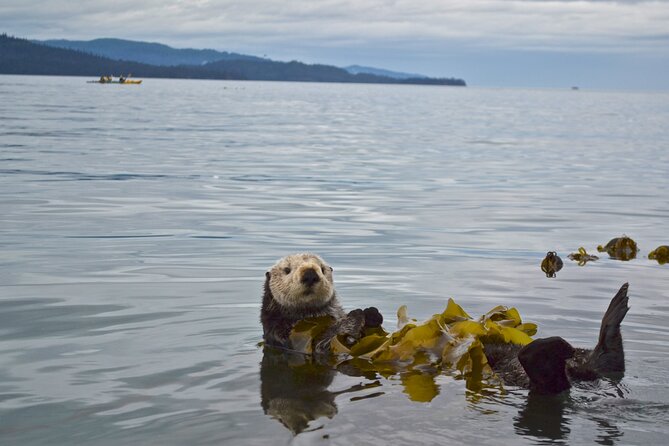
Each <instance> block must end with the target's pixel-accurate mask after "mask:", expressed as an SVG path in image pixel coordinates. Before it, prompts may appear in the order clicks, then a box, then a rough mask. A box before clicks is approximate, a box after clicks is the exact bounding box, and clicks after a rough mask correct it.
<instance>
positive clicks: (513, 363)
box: [485, 283, 629, 394]
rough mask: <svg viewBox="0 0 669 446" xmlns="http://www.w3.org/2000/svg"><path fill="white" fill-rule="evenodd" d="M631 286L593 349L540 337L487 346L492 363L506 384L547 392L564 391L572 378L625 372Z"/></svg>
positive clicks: (590, 378) (621, 294) (623, 290)
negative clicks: (521, 343) (625, 330)
mask: <svg viewBox="0 0 669 446" xmlns="http://www.w3.org/2000/svg"><path fill="white" fill-rule="evenodd" d="M628 288H629V285H628V284H627V283H626V284H624V285H623V286H622V287H621V288H620V290H619V291H618V293H616V295H615V296H614V297H613V299H611V303H610V304H609V307H608V309H607V310H606V313H605V314H604V317H603V318H602V325H601V327H600V330H599V340H598V342H597V345H596V346H595V348H594V349H593V350H587V349H581V348H574V347H572V346H571V345H570V344H569V343H568V342H567V341H565V340H564V339H562V338H560V337H557V336H556V337H551V338H544V339H536V340H534V341H533V342H531V343H530V344H528V345H526V346H524V347H521V346H518V345H513V344H491V345H486V346H485V353H486V356H487V358H488V363H489V364H490V366H491V367H492V369H493V370H494V371H495V372H496V373H497V374H498V375H499V376H500V377H501V378H502V380H503V381H504V383H505V384H507V385H512V386H519V387H525V388H529V389H530V391H534V392H535V393H543V394H555V393H560V392H563V391H565V390H567V389H569V388H570V387H571V382H572V381H593V380H596V379H599V378H602V377H605V376H613V375H622V373H624V372H625V353H624V351H623V339H622V335H621V334H620V324H621V322H622V321H623V319H624V318H625V315H626V314H627V311H628V310H629V306H628V296H627V292H628Z"/></svg>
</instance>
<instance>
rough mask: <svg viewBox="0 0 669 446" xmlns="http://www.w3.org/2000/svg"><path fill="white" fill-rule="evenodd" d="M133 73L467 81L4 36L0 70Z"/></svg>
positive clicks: (391, 81)
mask: <svg viewBox="0 0 669 446" xmlns="http://www.w3.org/2000/svg"><path fill="white" fill-rule="evenodd" d="M126 73H132V75H133V76H134V77H148V78H150V77H157V78H181V79H238V80H273V81H302V82H347V83H379V84H429V85H460V86H464V85H466V84H465V82H464V81H463V80H462V79H434V78H420V79H393V78H390V77H385V76H377V75H371V74H351V73H348V72H347V71H346V70H344V69H342V68H337V67H333V66H329V65H308V64H305V63H302V62H295V61H294V62H275V61H270V60H221V61H218V62H213V63H208V64H205V65H199V66H198V65H178V66H157V65H149V64H145V63H139V62H131V61H122V60H112V59H109V58H105V57H101V56H96V55H93V54H88V53H84V52H80V51H75V50H69V49H63V48H55V47H50V46H47V45H41V44H37V43H33V42H30V41H28V40H25V39H19V38H15V37H10V36H8V35H6V34H3V35H0V74H42V75H61V76H95V77H98V76H101V75H109V74H112V75H120V74H126Z"/></svg>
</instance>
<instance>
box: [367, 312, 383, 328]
mask: <svg viewBox="0 0 669 446" xmlns="http://www.w3.org/2000/svg"><path fill="white" fill-rule="evenodd" d="M363 313H364V314H365V327H366V328H377V327H380V326H381V324H383V316H382V315H381V313H379V310H378V309H377V308H376V307H369V308H365V309H364V311H363Z"/></svg>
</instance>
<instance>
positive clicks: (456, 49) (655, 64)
mask: <svg viewBox="0 0 669 446" xmlns="http://www.w3.org/2000/svg"><path fill="white" fill-rule="evenodd" d="M0 32H7V33H9V34H13V35H17V36H21V37H28V38H35V39H46V38H68V39H92V38H96V37H120V38H128V39H136V40H149V41H159V42H163V43H166V44H170V45H172V46H176V47H196V48H203V47H207V48H215V49H220V50H228V51H238V52H246V53H250V54H255V55H264V54H267V56H269V57H271V58H274V59H279V60H290V59H299V60H304V61H306V62H324V63H333V64H337V65H347V64H353V63H358V64H368V65H369V64H373V65H383V66H384V67H388V68H392V69H403V70H409V71H421V70H422V71H423V72H426V74H430V75H443V76H450V75H453V76H462V77H467V74H469V76H470V77H471V76H472V75H475V74H474V71H475V70H476V69H486V70H487V69H490V68H492V67H493V65H490V63H489V62H486V61H490V60H492V59H495V58H496V57H497V58H499V56H500V55H506V56H508V58H510V59H514V58H518V57H520V56H521V55H526V56H527V57H531V56H532V55H534V56H535V59H534V63H535V64H536V63H537V62H538V61H540V60H543V61H544V62H546V63H549V62H550V61H551V60H553V59H556V58H557V59H560V60H562V61H563V63H564V62H568V63H571V62H569V61H568V60H569V57H567V59H564V57H565V55H570V57H571V58H573V59H574V60H580V61H581V62H580V63H582V61H583V60H589V59H588V58H586V59H584V58H583V57H584V55H588V56H590V58H591V60H592V61H593V63H605V61H606V63H609V64H611V63H614V64H618V63H620V64H621V66H624V65H627V64H628V63H634V64H637V65H638V64H639V63H642V64H643V63H646V64H649V65H648V66H647V69H649V70H650V69H653V70H657V69H661V70H666V68H667V66H669V64H668V63H667V60H668V59H669V57H668V56H669V1H615V2H614V1H566V0H561V1H542V0H522V1H521V0H517V1H514V0H511V1H504V0H455V1H447V0H422V1H420V2H418V1H416V0H395V1H392V0H391V1H388V0H386V1H382V0H243V1H240V0H234V1H228V0H188V1H177V0H133V1H128V0H114V1H109V2H73V1H64V0H50V1H45V0H42V1H35V0H13V1H7V0H0ZM491 58H492V59H491ZM477 60H478V61H479V62H478V63H479V65H476V61H477ZM505 60H506V58H505ZM626 60H627V61H628V62H625V61H626ZM449 61H450V62H449ZM632 61H633V62H632ZM516 62H520V63H522V61H521V59H518V60H517V61H516ZM472 64H473V65H472ZM539 65H541V64H539ZM500 68H501V69H504V67H500ZM591 69H592V70H594V71H597V69H598V67H596V66H593V67H591ZM458 71H460V72H458ZM594 71H593V72H594ZM551 72H552V71H551ZM502 74H503V73H501V75H502ZM664 74H665V75H667V77H668V78H669V73H667V72H666V71H665V73H664ZM658 79H659V78H658ZM484 83H485V82H484ZM651 84H652V82H651ZM650 86H651V87H655V86H657V85H650ZM661 86H662V85H660V87H661Z"/></svg>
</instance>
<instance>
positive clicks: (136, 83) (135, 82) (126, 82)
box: [88, 79, 142, 85]
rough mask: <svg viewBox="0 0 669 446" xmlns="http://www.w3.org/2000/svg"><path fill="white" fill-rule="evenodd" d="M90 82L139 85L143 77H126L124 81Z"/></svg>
mask: <svg viewBox="0 0 669 446" xmlns="http://www.w3.org/2000/svg"><path fill="white" fill-rule="evenodd" d="M88 83H89V84H134V85H139V84H141V83H142V80H141V79H126V80H124V81H123V82H121V81H88Z"/></svg>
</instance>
